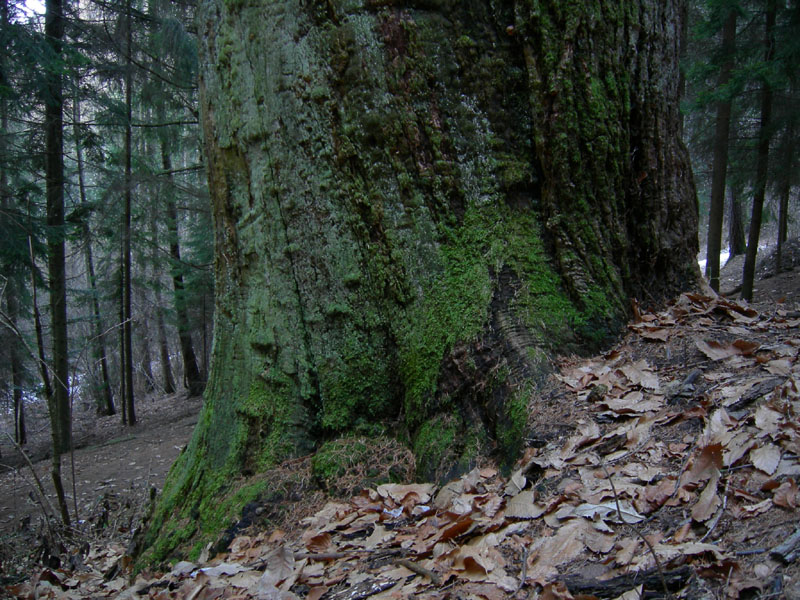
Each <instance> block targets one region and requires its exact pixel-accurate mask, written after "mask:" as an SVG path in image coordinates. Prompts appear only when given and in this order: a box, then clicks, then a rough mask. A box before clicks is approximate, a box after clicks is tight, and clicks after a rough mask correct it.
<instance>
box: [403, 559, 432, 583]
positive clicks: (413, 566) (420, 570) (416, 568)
mask: <svg viewBox="0 0 800 600" xmlns="http://www.w3.org/2000/svg"><path fill="white" fill-rule="evenodd" d="M394 564H396V565H400V566H401V567H405V568H406V569H408V570H409V571H413V572H414V573H416V574H417V575H421V576H422V577H427V578H428V579H430V580H431V583H433V585H442V578H441V577H439V576H438V575H437V574H436V573H434V572H433V571H429V570H428V569H426V568H425V567H422V566H420V565H418V564H417V563H415V562H411V561H410V560H408V559H406V558H398V559H397V560H396V561H394Z"/></svg>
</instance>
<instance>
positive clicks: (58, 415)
mask: <svg viewBox="0 0 800 600" xmlns="http://www.w3.org/2000/svg"><path fill="white" fill-rule="evenodd" d="M44 34H45V37H46V38H47V41H48V43H49V44H50V47H51V50H52V52H53V54H54V56H55V59H56V62H57V61H59V60H60V58H61V56H62V54H61V44H62V41H63V38H64V13H63V5H62V0H47V1H46V4H45V24H44ZM60 70H61V65H59V64H53V65H51V66H50V68H49V72H48V73H47V86H46V91H45V94H44V96H45V97H44V106H45V109H44V112H45V117H44V126H45V187H46V194H47V250H48V269H47V272H48V277H49V280H50V281H49V283H50V319H51V336H52V340H53V394H52V396H50V397H48V408H49V412H50V423H51V428H52V434H53V462H52V473H51V474H52V477H53V485H54V486H55V489H56V495H57V497H58V504H59V507H60V509H61V519H62V521H63V522H64V524H65V525H69V522H70V517H69V509H68V508H67V503H66V498H65V495H64V486H63V484H62V482H61V454H62V453H63V452H68V451H69V450H70V448H71V446H72V431H71V415H70V405H69V387H68V386H69V363H68V360H69V346H68V341H67V277H66V266H65V260H66V259H65V249H64V137H63V136H64V123H63V105H62V80H61V74H60Z"/></svg>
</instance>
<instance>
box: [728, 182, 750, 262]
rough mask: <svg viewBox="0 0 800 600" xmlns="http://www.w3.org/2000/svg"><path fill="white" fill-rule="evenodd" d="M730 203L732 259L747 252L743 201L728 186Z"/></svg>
mask: <svg viewBox="0 0 800 600" xmlns="http://www.w3.org/2000/svg"><path fill="white" fill-rule="evenodd" d="M728 188H729V191H728V196H729V201H730V207H729V210H730V213H729V214H730V216H729V218H728V252H729V254H730V257H729V258H728V260H730V259H731V258H733V257H734V256H740V255H742V254H744V253H745V251H746V250H747V244H746V243H745V237H744V218H743V216H742V201H741V199H740V198H739V195H738V194H737V192H736V189H735V188H734V187H733V186H728Z"/></svg>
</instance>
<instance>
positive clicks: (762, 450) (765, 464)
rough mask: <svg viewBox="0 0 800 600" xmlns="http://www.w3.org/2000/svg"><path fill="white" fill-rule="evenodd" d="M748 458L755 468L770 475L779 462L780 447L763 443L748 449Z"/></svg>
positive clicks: (776, 468)
mask: <svg viewBox="0 0 800 600" xmlns="http://www.w3.org/2000/svg"><path fill="white" fill-rule="evenodd" d="M750 460H751V461H752V462H753V466H754V467H755V468H756V469H758V470H759V471H763V472H764V473H766V474H767V475H772V474H773V473H775V471H777V470H778V464H779V463H780V462H781V449H780V448H778V446H776V445H775V444H765V445H764V446H760V447H758V448H754V449H752V450H751V451H750Z"/></svg>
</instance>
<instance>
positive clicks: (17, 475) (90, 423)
mask: <svg viewBox="0 0 800 600" xmlns="http://www.w3.org/2000/svg"><path fill="white" fill-rule="evenodd" d="M200 406H201V402H200V400H199V399H186V398H182V397H178V396H170V397H166V398H164V397H160V398H156V397H152V398H147V399H145V400H143V401H140V403H139V406H138V407H137V411H138V417H139V420H138V423H137V424H136V425H135V426H133V427H126V426H123V425H122V424H121V423H120V419H119V416H118V415H117V416H112V417H100V418H98V417H94V418H90V419H86V418H85V415H84V419H83V420H82V421H80V422H79V426H78V427H77V428H76V432H75V439H76V445H79V446H83V447H80V448H78V449H77V450H76V451H75V453H74V463H75V487H74V489H75V492H76V493H75V499H76V500H77V502H75V501H74V500H73V479H72V469H71V461H70V457H69V456H65V457H64V461H63V464H62V475H63V478H64V485H65V487H66V490H67V494H68V501H69V506H70V509H71V512H72V511H73V510H74V507H75V504H77V509H78V516H79V518H80V519H87V518H96V517H97V514H98V509H100V512H102V504H103V503H105V504H108V503H109V502H111V503H127V504H129V505H131V508H132V509H135V508H137V505H138V504H140V503H141V502H143V501H144V499H145V498H146V497H147V490H148V489H149V487H150V486H155V487H157V488H159V489H160V488H161V486H162V485H163V482H164V478H165V477H166V474H167V472H168V471H169V468H170V466H171V465H172V463H173V462H174V461H175V458H176V457H177V456H178V454H179V452H180V450H181V448H182V447H183V446H184V445H185V444H186V443H187V441H188V440H189V437H190V436H191V433H192V430H193V429H194V425H195V423H196V422H197V415H198V412H199V409H200ZM32 416H33V417H34V418H32V419H31V421H30V422H31V425H32V427H33V432H34V433H33V435H32V438H33V439H32V440H31V442H30V448H29V449H26V452H29V453H30V454H31V455H32V456H33V457H34V460H35V461H36V462H35V464H34V466H35V470H36V473H37V475H38V476H39V478H40V480H41V481H42V483H43V484H44V486H45V488H46V490H47V493H48V497H49V501H50V503H51V504H53V505H55V495H54V492H53V486H52V484H51V481H50V475H49V470H50V460H49V458H48V457H47V456H46V452H47V437H48V436H46V435H45V436H41V435H40V433H39V429H40V428H42V424H41V423H39V421H40V419H37V418H36V416H37V415H32ZM3 425H4V427H3V429H4V430H5V425H6V424H5V423H4V424H3ZM43 428H44V429H45V430H46V429H47V426H46V423H45V424H44V427H43ZM3 437H5V436H3ZM2 453H3V454H2V456H3V458H2V459H0V463H3V464H5V465H9V463H11V465H9V466H12V467H13V468H12V469H8V468H5V469H4V470H3V471H4V472H3V473H2V474H0V536H7V535H12V534H13V533H14V532H17V531H19V530H20V529H25V528H28V527H31V526H33V525H35V521H36V517H38V516H39V515H41V507H40V506H39V502H38V500H37V497H38V494H37V493H36V490H35V489H34V485H33V477H32V475H31V472H30V469H29V468H28V467H27V466H26V465H25V464H24V462H23V461H22V459H21V457H20V456H19V454H18V453H17V452H16V451H15V450H14V449H13V447H12V446H11V445H10V444H9V443H8V439H7V438H6V440H5V444H3V447H2ZM14 454H16V456H14ZM132 512H135V511H132ZM30 518H32V519H31V520H32V523H31V524H29V519H30ZM129 525H130V524H125V523H120V524H118V526H119V527H121V528H122V529H126V528H127V527H128V526H129Z"/></svg>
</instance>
